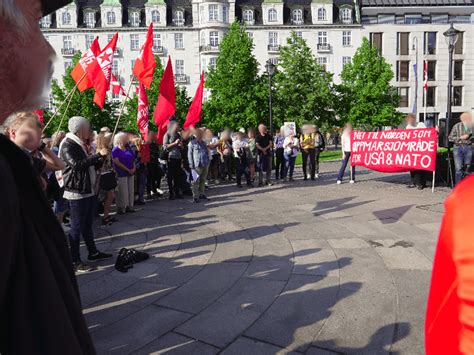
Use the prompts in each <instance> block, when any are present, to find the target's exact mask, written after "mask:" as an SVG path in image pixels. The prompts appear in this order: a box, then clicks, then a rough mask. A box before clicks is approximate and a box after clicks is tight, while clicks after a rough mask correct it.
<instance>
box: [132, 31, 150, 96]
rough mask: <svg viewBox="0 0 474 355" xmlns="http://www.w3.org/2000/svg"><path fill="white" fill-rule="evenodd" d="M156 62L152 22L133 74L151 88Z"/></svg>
mask: <svg viewBox="0 0 474 355" xmlns="http://www.w3.org/2000/svg"><path fill="white" fill-rule="evenodd" d="M155 68H156V62H155V56H154V54H153V23H150V27H148V32H147V34H146V40H145V43H144V44H143V46H142V48H141V49H140V54H139V55H138V58H137V60H136V61H135V65H134V66H133V75H135V77H136V78H137V79H138V81H139V82H141V83H142V84H143V85H145V86H146V88H147V89H149V88H150V85H151V81H152V80H153V73H154V72H155Z"/></svg>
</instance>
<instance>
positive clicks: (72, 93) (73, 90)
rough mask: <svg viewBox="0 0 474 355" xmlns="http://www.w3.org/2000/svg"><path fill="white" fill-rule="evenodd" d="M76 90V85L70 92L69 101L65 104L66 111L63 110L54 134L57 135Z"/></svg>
mask: <svg viewBox="0 0 474 355" xmlns="http://www.w3.org/2000/svg"><path fill="white" fill-rule="evenodd" d="M76 90H77V85H76V86H74V88H73V89H72V90H71V95H70V96H69V100H68V102H67V105H66V109H65V110H64V114H63V115H62V117H61V121H59V125H58V129H57V130H56V133H58V132H59V130H60V129H61V125H62V124H63V121H64V117H66V113H67V110H68V109H69V105H70V103H71V101H72V97H73V96H74V93H75V92H76Z"/></svg>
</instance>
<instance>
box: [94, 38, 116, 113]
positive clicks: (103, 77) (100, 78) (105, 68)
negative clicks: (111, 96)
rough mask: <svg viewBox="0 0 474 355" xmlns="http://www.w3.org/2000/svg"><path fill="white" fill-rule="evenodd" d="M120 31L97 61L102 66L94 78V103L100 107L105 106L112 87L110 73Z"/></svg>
mask: <svg viewBox="0 0 474 355" xmlns="http://www.w3.org/2000/svg"><path fill="white" fill-rule="evenodd" d="M117 38H118V33H116V34H115V35H114V36H113V37H112V39H111V40H110V42H109V44H107V46H106V47H105V48H104V50H103V51H102V52H101V53H100V54H99V55H98V56H97V62H98V63H99V66H100V68H101V70H100V72H99V73H98V75H97V76H96V77H95V79H94V90H95V95H94V103H95V104H96V105H97V106H99V107H100V108H103V107H104V103H105V94H106V92H107V91H108V90H109V87H110V75H111V73H112V61H113V59H114V52H115V47H116V46H117Z"/></svg>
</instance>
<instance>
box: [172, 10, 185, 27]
mask: <svg viewBox="0 0 474 355" xmlns="http://www.w3.org/2000/svg"><path fill="white" fill-rule="evenodd" d="M173 23H174V25H175V26H184V11H183V10H176V11H175V12H174V18H173Z"/></svg>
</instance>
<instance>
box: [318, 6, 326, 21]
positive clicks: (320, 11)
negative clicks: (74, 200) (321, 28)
mask: <svg viewBox="0 0 474 355" xmlns="http://www.w3.org/2000/svg"><path fill="white" fill-rule="evenodd" d="M326 17H327V16H326V9H325V8H324V7H320V8H319V9H318V21H326Z"/></svg>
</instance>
